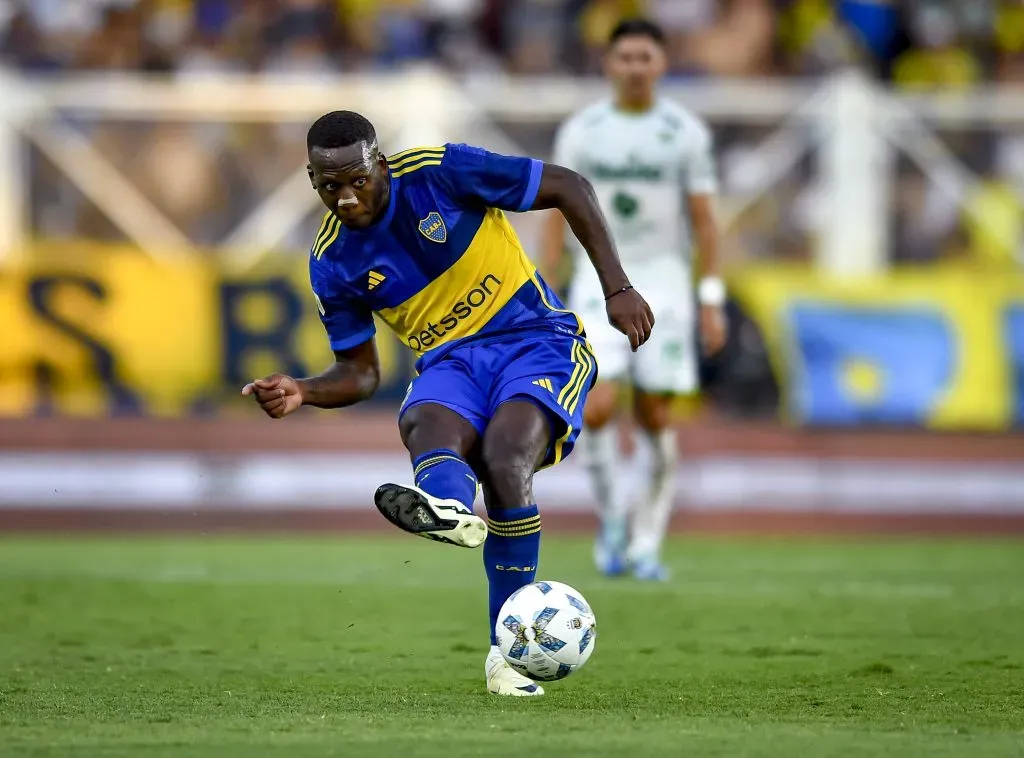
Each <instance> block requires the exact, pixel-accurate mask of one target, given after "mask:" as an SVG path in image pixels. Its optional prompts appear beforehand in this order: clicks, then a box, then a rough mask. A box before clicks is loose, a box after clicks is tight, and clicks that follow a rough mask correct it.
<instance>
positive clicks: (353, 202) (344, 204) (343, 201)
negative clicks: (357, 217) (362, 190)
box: [338, 197, 359, 208]
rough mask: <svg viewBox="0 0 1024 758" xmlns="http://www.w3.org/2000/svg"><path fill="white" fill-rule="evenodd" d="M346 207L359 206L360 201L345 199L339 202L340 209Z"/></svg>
mask: <svg viewBox="0 0 1024 758" xmlns="http://www.w3.org/2000/svg"><path fill="white" fill-rule="evenodd" d="M346 205H359V200H358V199H356V198H354V197H343V198H342V199H341V200H339V201H338V207H339V208H341V207H343V206H346Z"/></svg>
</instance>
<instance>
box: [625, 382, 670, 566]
mask: <svg viewBox="0 0 1024 758" xmlns="http://www.w3.org/2000/svg"><path fill="white" fill-rule="evenodd" d="M674 399H675V396H674V395H671V394H664V393H662V394H651V393H648V392H644V391H642V390H637V391H636V392H635V393H634V395H633V412H634V415H635V417H636V421H637V425H638V426H639V427H640V433H639V434H638V435H637V442H638V445H639V446H640V447H642V448H646V449H645V450H643V453H642V455H641V456H640V457H641V458H643V459H644V460H645V461H646V471H645V474H646V479H647V481H646V488H645V489H644V490H642V495H641V497H640V499H638V500H637V502H636V503H635V504H634V507H633V508H632V511H631V513H630V516H631V525H630V526H631V529H630V544H629V551H628V554H629V562H630V564H631V565H632V567H633V573H634V575H635V576H636V577H637V578H638V579H652V580H665V579H667V578H668V571H667V570H666V569H665V567H664V565H663V564H662V561H661V549H662V543H663V542H664V541H665V532H666V530H667V529H668V522H669V517H670V515H671V513H672V504H673V501H674V499H675V472H676V465H677V457H678V454H677V447H676V433H675V430H674V429H673V428H672V402H673V400H674Z"/></svg>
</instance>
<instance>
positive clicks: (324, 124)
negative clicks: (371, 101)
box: [306, 111, 377, 151]
mask: <svg viewBox="0 0 1024 758" xmlns="http://www.w3.org/2000/svg"><path fill="white" fill-rule="evenodd" d="M364 141H365V142H367V143H369V144H373V143H374V142H376V141H377V132H376V131H375V130H374V128H373V124H371V123H370V122H369V121H368V120H367V119H366V117H365V116H361V115H360V114H358V113H356V112H355V111H331V112H330V113H325V114H324V115H323V116H321V117H320V118H318V119H317V120H316V121H314V122H313V125H312V126H311V127H309V131H308V132H306V150H307V151H309V150H312V149H313V148H314V147H322V148H327V149H330V148H332V147H348V146H349V145H354V144H356V143H357V142H364Z"/></svg>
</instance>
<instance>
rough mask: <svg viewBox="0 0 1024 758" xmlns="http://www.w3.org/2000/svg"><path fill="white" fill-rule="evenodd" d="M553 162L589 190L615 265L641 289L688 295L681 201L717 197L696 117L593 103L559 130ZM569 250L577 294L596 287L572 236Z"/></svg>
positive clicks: (680, 110) (706, 133)
mask: <svg viewBox="0 0 1024 758" xmlns="http://www.w3.org/2000/svg"><path fill="white" fill-rule="evenodd" d="M553 161H554V162H555V163H557V164H559V165H562V166H565V167H567V168H571V169H573V170H574V171H577V172H579V173H580V174H582V175H583V176H585V177H586V178H587V179H589V180H590V182H591V183H592V184H593V185H594V189H595V191H596V192H597V197H598V201H599V202H600V205H601V208H602V210H603V211H604V213H605V216H606V218H607V219H608V222H609V225H610V227H611V232H612V236H613V238H614V239H615V243H616V246H617V248H618V251H619V257H620V258H621V259H622V263H623V266H624V267H625V269H626V273H627V275H628V276H629V277H630V278H631V280H632V281H633V283H634V284H635V285H636V286H637V287H638V288H640V287H645V288H646V289H650V287H652V286H656V287H660V288H662V289H666V288H668V289H672V290H676V291H678V290H679V288H685V289H686V290H688V289H689V283H690V282H689V279H690V259H691V256H692V250H691V247H692V246H691V234H690V229H689V223H688V217H687V214H686V212H685V208H686V197H687V196H688V195H704V194H714V193H715V192H717V189H718V186H717V181H716V178H715V169H714V159H713V156H712V139H711V132H710V130H709V129H708V127H707V125H706V124H705V123H704V122H703V121H702V120H701V119H700V118H699V117H698V116H697V115H696V114H694V113H691V112H690V111H689V110H687V109H686V108H684V107H682V106H681V105H678V104H676V103H673V102H671V101H669V100H666V99H664V98H660V99H658V100H657V101H656V102H655V103H654V105H653V106H652V107H651V108H650V109H648V110H646V111H644V112H642V113H630V112H625V111H622V110H619V109H618V108H616V107H615V104H614V103H613V102H612V101H611V100H605V101H602V102H598V103H595V104H593V105H591V106H589V107H587V108H584V109H583V110H581V111H579V112H578V113H576V114H575V115H573V116H571V117H570V118H569V119H567V120H566V121H565V122H564V123H563V124H562V126H561V127H560V128H559V130H558V135H557V137H556V140H555V151H554V156H553ZM567 242H568V244H569V247H570V249H572V250H573V252H574V254H575V256H576V260H575V263H576V265H575V270H576V275H575V276H574V287H576V289H577V290H579V289H583V290H585V291H587V292H589V291H590V290H592V289H594V288H595V287H599V285H598V283H597V277H596V275H594V274H593V272H592V269H591V266H589V265H588V264H587V263H586V261H585V259H584V258H583V257H582V256H585V255H586V253H585V252H584V251H583V250H582V248H581V247H580V245H579V243H578V242H576V240H575V238H574V237H573V236H572V234H571V233H568V234H567ZM588 272H589V273H588ZM598 292H599V290H598ZM580 294H582V293H580ZM679 294H680V295H681V296H684V297H686V296H688V295H683V293H682V292H680V293H679ZM574 299H575V298H574Z"/></svg>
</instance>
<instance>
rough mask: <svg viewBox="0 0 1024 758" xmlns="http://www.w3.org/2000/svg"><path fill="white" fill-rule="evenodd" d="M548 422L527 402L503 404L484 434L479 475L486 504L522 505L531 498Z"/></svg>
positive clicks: (544, 449)
mask: <svg viewBox="0 0 1024 758" xmlns="http://www.w3.org/2000/svg"><path fill="white" fill-rule="evenodd" d="M550 439H551V425H550V422H549V420H548V418H547V416H546V415H545V414H544V411H542V410H541V409H540V408H538V407H537V406H535V405H533V404H532V403H531V402H529V401H525V402H522V403H518V402H517V403H509V404H507V405H506V406H502V408H501V409H499V412H498V413H497V414H496V415H495V418H494V419H493V420H492V421H491V424H490V426H488V427H487V431H486V433H485V434H484V440H483V446H482V450H481V452H480V464H481V469H482V470H481V472H480V473H481V478H482V480H483V484H484V489H485V494H488V495H490V497H488V498H487V500H488V504H487V507H488V509H489V510H491V509H494V508H498V509H501V508H521V507H523V506H525V505H529V504H530V501H531V500H532V499H533V473H534V471H536V470H537V467H538V466H539V465H540V463H541V462H542V461H543V458H544V453H545V452H546V451H547V447H548V443H549V441H550Z"/></svg>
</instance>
